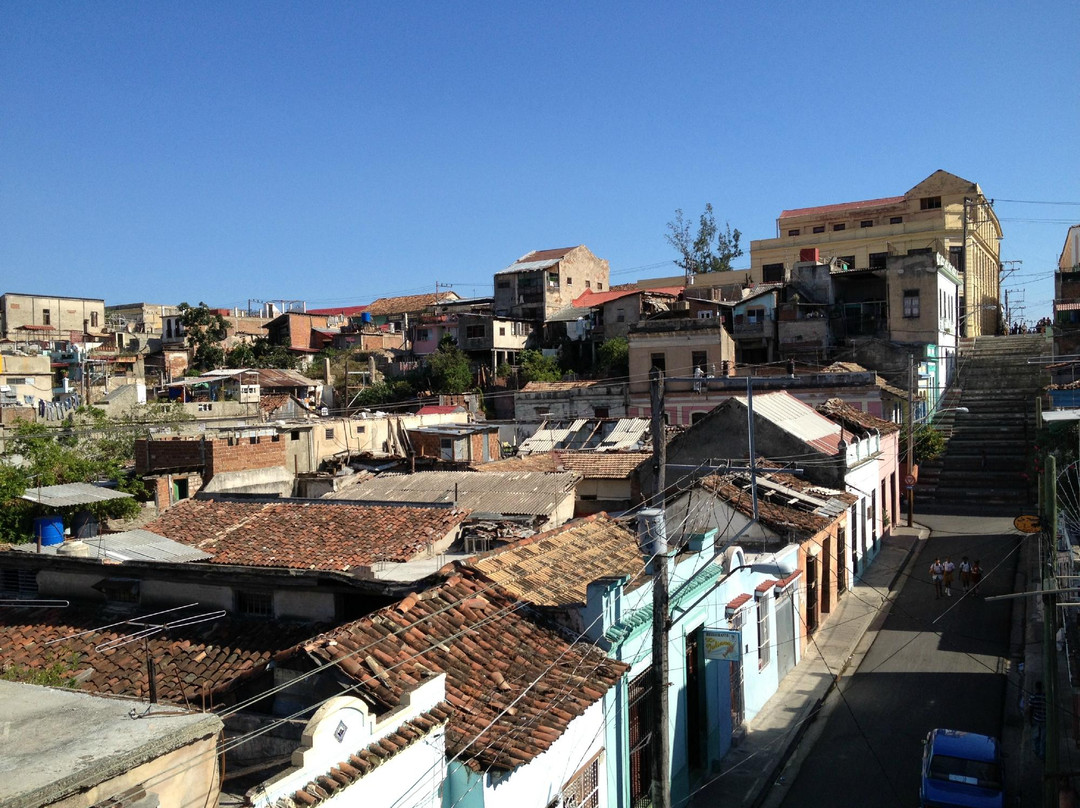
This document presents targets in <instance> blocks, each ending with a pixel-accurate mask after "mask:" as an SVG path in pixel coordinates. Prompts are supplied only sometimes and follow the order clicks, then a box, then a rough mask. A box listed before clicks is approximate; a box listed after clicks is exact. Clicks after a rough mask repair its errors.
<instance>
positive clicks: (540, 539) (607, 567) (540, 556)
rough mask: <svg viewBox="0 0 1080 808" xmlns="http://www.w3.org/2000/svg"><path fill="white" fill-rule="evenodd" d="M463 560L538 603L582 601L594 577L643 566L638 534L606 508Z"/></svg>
mask: <svg viewBox="0 0 1080 808" xmlns="http://www.w3.org/2000/svg"><path fill="white" fill-rule="evenodd" d="M467 563H469V565H470V566H472V567H474V568H476V569H478V570H479V571H480V572H482V573H483V574H484V576H485V577H486V578H488V579H490V580H492V581H494V582H495V583H497V584H499V585H501V586H503V587H504V588H505V589H506V590H507V591H509V592H511V593H513V594H514V596H516V597H518V598H521V599H522V600H526V601H528V602H529V603H533V604H535V605H537V606H567V605H576V604H583V603H585V600H586V590H587V589H588V586H589V584H590V583H592V582H593V581H595V580H596V579H597V578H606V577H610V576H628V577H631V578H632V577H635V576H638V575H640V574H642V572H643V571H644V569H645V562H644V560H643V558H642V555H641V551H640V550H639V549H638V541H637V536H636V535H635V534H634V533H633V532H631V531H630V530H628V529H627V528H625V527H623V526H622V525H620V524H618V523H617V522H615V521H613V520H612V519H611V518H610V517H609V516H608V515H607V514H596V515H595V516H590V517H587V518H585V519H577V520H575V521H573V522H568V523H567V524H565V525H563V526H562V527H558V528H555V529H554V530H549V531H547V532H545V533H539V534H537V535H536V536H532V537H530V538H528V539H523V540H522V541H518V542H514V543H513V544H511V545H508V546H507V547H504V548H501V549H498V550H493V551H491V552H489V553H484V554H483V555H481V556H477V557H476V558H474V559H470V560H469V562H467Z"/></svg>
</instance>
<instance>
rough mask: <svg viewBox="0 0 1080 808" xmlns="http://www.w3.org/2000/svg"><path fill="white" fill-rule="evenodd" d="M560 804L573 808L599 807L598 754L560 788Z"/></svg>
mask: <svg viewBox="0 0 1080 808" xmlns="http://www.w3.org/2000/svg"><path fill="white" fill-rule="evenodd" d="M562 804H563V805H565V806H568V808H569V806H573V808H599V806H600V753H599V752H597V753H596V757H594V758H593V759H592V760H591V761H590V762H588V763H586V764H585V768H583V769H582V770H581V771H579V772H578V773H577V774H575V775H574V776H573V777H572V778H571V779H570V782H569V783H567V784H566V785H565V786H563V787H562Z"/></svg>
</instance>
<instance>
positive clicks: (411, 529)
mask: <svg viewBox="0 0 1080 808" xmlns="http://www.w3.org/2000/svg"><path fill="white" fill-rule="evenodd" d="M351 490H352V489H350V491H351ZM467 516H468V512H467V511H462V510H456V509H455V510H452V509H450V508H414V507H405V506H393V505H349V504H343V503H336V502H280V501H279V502H228V501H222V500H215V499H206V500H202V499H200V500H194V499H188V500H184V501H183V502H180V503H178V504H176V505H174V506H173V507H171V508H169V510H167V511H165V513H164V514H162V515H161V516H160V517H158V518H157V519H156V520H154V521H153V522H151V523H150V524H148V525H146V526H145V529H146V530H149V531H151V532H153V533H157V534H159V535H162V536H167V537H168V538H170V539H173V540H175V541H178V542H182V543H184V544H187V545H190V546H192V547H197V548H199V549H200V550H205V551H206V552H208V553H211V554H212V555H213V558H211V559H210V563H214V564H241V565H245V566H253V567H286V568H289V569H305V570H306V569H315V570H337V571H342V572H347V571H349V570H353V569H356V568H362V567H368V566H371V565H372V564H374V563H376V562H377V561H392V562H399V563H402V562H406V561H409V560H411V559H413V558H415V557H417V556H419V555H421V554H423V553H425V552H426V551H427V549H428V545H429V543H430V542H432V541H438V540H440V539H443V538H444V537H446V536H447V535H448V534H449V533H450V532H451V531H453V530H454V529H455V528H457V527H458V526H459V525H460V524H461V523H462V522H463V521H464V520H465V518H466V517H467Z"/></svg>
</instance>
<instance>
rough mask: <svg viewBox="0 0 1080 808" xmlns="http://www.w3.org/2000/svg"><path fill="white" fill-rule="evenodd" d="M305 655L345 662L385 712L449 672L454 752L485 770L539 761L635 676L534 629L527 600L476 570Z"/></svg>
mask: <svg viewBox="0 0 1080 808" xmlns="http://www.w3.org/2000/svg"><path fill="white" fill-rule="evenodd" d="M305 647H306V649H307V651H308V653H310V654H312V655H313V656H315V657H316V658H318V659H320V660H324V661H326V662H336V663H337V664H338V666H339V667H340V669H341V670H342V671H343V672H344V673H345V674H346V675H348V676H349V677H350V678H351V679H353V680H355V682H356V685H355V688H356V691H357V695H359V696H360V697H361V698H363V699H364V700H365V701H368V702H369V703H372V704H374V705H375V706H376V708H377V709H379V711H380V712H381V711H382V710H385V709H390V708H392V707H395V706H396V705H397V704H398V703H399V701H400V698H401V696H402V694H403V693H404V692H406V691H407V690H410V689H412V688H413V687H415V685H416V684H417V683H418V682H420V681H421V680H423V679H425V678H427V677H429V676H430V675H431V674H433V673H434V674H437V673H440V672H444V673H446V700H447V701H448V702H449V703H450V704H451V706H452V707H453V708H454V712H453V715H452V716H451V717H450V721H449V723H448V724H447V733H446V747H447V753H448V754H450V755H453V756H454V757H455V758H457V759H459V760H461V761H462V762H463V763H465V764H466V765H468V766H470V767H471V768H472V769H473V770H475V771H484V770H488V769H497V770H500V771H510V770H512V769H514V768H516V767H517V766H519V765H521V764H524V763H528V762H529V761H531V760H533V759H534V758H536V757H537V756H538V755H540V754H541V753H543V752H544V751H546V750H547V749H549V748H550V747H551V745H552V744H553V743H554V742H555V741H556V740H558V738H559V737H560V736H562V734H563V733H564V732H565V731H566V729H567V727H568V726H569V724H570V722H571V721H573V720H574V719H575V718H577V717H578V716H580V715H582V714H583V713H584V712H585V710H586V709H588V708H589V707H590V706H591V705H593V704H595V703H596V702H598V701H600V700H601V699H602V698H603V696H604V693H606V692H607V690H608V689H609V688H610V687H611V686H612V685H614V684H615V683H616V682H617V681H618V679H619V677H620V676H622V674H623V673H624V672H625V671H626V670H627V666H626V665H625V664H623V663H621V662H617V661H615V660H612V659H608V658H607V656H606V655H605V654H604V652H603V651H601V650H600V649H599V648H596V647H595V646H591V645H585V644H571V643H569V642H567V641H566V640H565V639H564V638H563V637H562V635H561V634H559V633H558V632H556V631H554V630H551V629H548V628H546V627H544V626H542V625H539V624H537V623H534V622H532V621H530V620H529V619H528V618H527V617H526V616H525V615H524V614H523V613H522V612H521V604H520V602H519V601H518V600H517V598H515V597H514V596H513V595H512V594H511V593H510V592H508V591H507V590H505V589H503V588H502V587H500V586H497V585H493V584H491V583H489V582H487V581H485V580H483V579H481V578H480V577H479V573H478V572H476V571H475V570H471V569H469V568H467V567H465V568H462V569H461V570H460V572H459V573H457V574H454V575H452V576H451V577H450V578H448V579H447V580H446V582H445V583H443V584H442V585H440V586H438V587H436V588H433V589H429V590H427V591H426V592H423V593H421V594H419V595H415V594H413V595H409V596H408V597H407V598H405V599H404V600H403V601H401V602H400V603H397V604H395V605H393V606H388V607H386V608H384V609H380V610H379V611H377V612H375V613H374V614H373V615H371V616H369V617H365V618H363V619H361V620H358V621H356V622H354V623H350V624H348V625H345V626H342V627H341V628H339V629H335V630H334V631H331V632H328V633H326V634H324V635H322V636H320V637H318V638H316V639H315V640H313V641H311V642H309V643H308V644H307V645H306V646H305Z"/></svg>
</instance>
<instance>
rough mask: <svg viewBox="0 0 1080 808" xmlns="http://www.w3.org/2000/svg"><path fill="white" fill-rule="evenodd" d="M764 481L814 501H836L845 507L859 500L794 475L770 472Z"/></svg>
mask: <svg viewBox="0 0 1080 808" xmlns="http://www.w3.org/2000/svg"><path fill="white" fill-rule="evenodd" d="M766 479H769V480H772V481H773V482H776V483H780V485H783V486H787V487H788V488H790V489H792V490H793V491H798V492H799V493H802V494H808V495H809V496H812V497H814V498H815V499H838V500H840V501H841V502H843V503H844V504H845V505H854V504H855V503H856V502H858V501H859V498H858V497H857V496H855V494H849V493H848V492H847V491H838V490H837V489H835V488H827V487H825V486H823V485H815V484H814V483H812V482H810V481H809V480H804V479H803V478H802V477H796V476H795V475H794V474H784V473H783V472H771V473H769V474H768V475H766Z"/></svg>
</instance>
